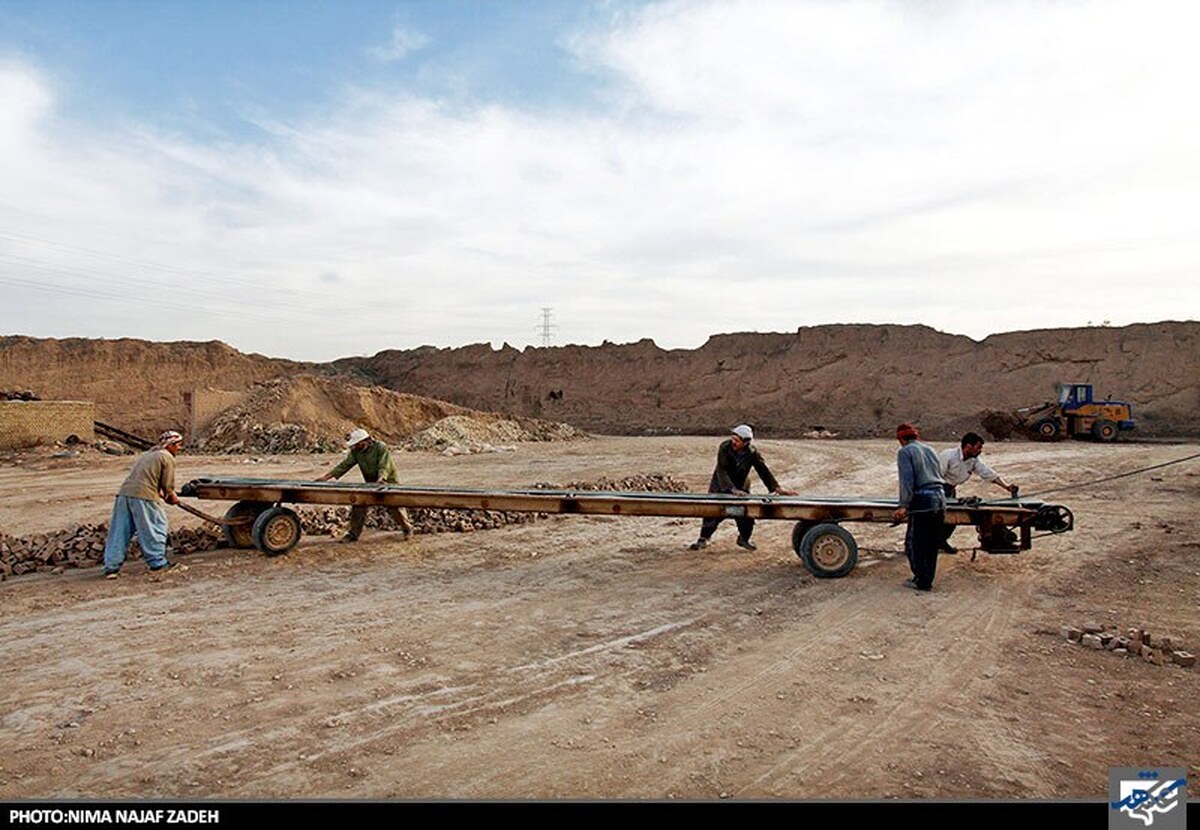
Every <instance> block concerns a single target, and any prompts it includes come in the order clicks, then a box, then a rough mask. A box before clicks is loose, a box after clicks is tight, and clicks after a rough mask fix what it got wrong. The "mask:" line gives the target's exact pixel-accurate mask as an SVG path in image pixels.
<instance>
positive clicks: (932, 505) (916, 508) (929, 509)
mask: <svg viewBox="0 0 1200 830" xmlns="http://www.w3.org/2000/svg"><path fill="white" fill-rule="evenodd" d="M919 437H920V433H919V432H917V428H916V427H914V426H913V425H912V424H901V425H900V426H899V427H897V428H896V440H898V441H899V442H900V450H899V452H897V453H896V469H897V472H898V474H899V479H900V507H899V509H897V510H896V512H895V513H893V514H892V516H893V518H895V520H896V521H898V522H902V521H905V520H907V521H908V532H907V534H906V536H905V544H904V548H905V551H906V552H907V553H908V564H909V567H911V568H912V573H913V575H912V579H908V580H905V582H904V584H905V585H906V586H908V587H910V588H916V589H917V590H918V591H931V590H933V578H934V575H935V574H936V573H937V557H938V547H939V545H940V544H941V542H942V532H943V531H942V524H943V522H944V520H945V517H946V493H945V480H944V479H943V478H942V465H941V461H940V460H939V459H938V454H937V452H935V451H934V449H933V447H931V446H929V445H928V444H923V443H921V442H920V441H918V440H917V439H918V438H919Z"/></svg>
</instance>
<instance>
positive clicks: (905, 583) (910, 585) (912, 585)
mask: <svg viewBox="0 0 1200 830" xmlns="http://www.w3.org/2000/svg"><path fill="white" fill-rule="evenodd" d="M900 584H901V585H903V586H904V587H905V588H916V587H917V583H915V582H913V579H912V577H911V576H910V577H909V578H908V579H906V580H904V581H903V582H901V583H900Z"/></svg>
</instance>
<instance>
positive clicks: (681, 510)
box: [180, 478, 1044, 526]
mask: <svg viewBox="0 0 1200 830" xmlns="http://www.w3.org/2000/svg"><path fill="white" fill-rule="evenodd" d="M180 495H183V496H189V497H194V498H199V499H216V500H222V501H251V502H263V503H271V504H337V505H368V506H376V505H378V506H385V507H424V508H433V509H440V508H452V509H460V510H495V511H503V512H517V513H564V514H572V513H573V514H581V515H593V516H672V517H691V518H735V517H739V516H744V517H748V518H752V519H784V520H790V521H806V522H889V523H890V522H891V521H892V513H893V511H895V510H896V508H897V507H898V503H897V502H896V501H895V500H890V499H844V498H827V497H813V496H769V495H749V496H731V495H725V494H721V493H648V492H619V491H611V490H541V489H503V490H492V489H487V490H478V489H467V488H451V487H413V486H401V485H394V484H393V485H389V484H343V483H340V482H318V481H280V480H276V479H255V478H198V479H195V480H193V481H190V482H188V483H187V484H186V485H184V487H183V488H182V489H181V490H180ZM1043 506H1044V503H1043V502H1040V501H1030V500H1003V501H996V502H984V503H978V504H975V503H971V504H964V503H960V502H953V501H952V502H951V503H950V504H948V505H947V507H946V522H947V523H948V524H958V525H962V524H970V525H979V526H996V525H1005V526H1013V525H1017V524H1020V523H1022V521H1026V520H1028V519H1030V518H1032V517H1033V516H1034V515H1035V514H1036V513H1037V512H1038V510H1039V509H1041V508H1042V507H1043Z"/></svg>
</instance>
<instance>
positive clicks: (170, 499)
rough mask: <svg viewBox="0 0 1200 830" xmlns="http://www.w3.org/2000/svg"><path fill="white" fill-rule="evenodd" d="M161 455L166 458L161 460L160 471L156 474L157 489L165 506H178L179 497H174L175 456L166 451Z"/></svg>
mask: <svg viewBox="0 0 1200 830" xmlns="http://www.w3.org/2000/svg"><path fill="white" fill-rule="evenodd" d="M163 453H164V455H165V456H166V457H165V458H163V459H162V469H160V470H159V472H158V475H159V479H158V489H159V492H161V493H162V497H163V501H165V502H166V503H167V504H179V496H177V495H175V456H173V455H171V453H169V452H167V451H166V450H164V451H163Z"/></svg>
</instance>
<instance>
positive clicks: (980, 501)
mask: <svg viewBox="0 0 1200 830" xmlns="http://www.w3.org/2000/svg"><path fill="white" fill-rule="evenodd" d="M1197 458H1200V452H1198V453H1195V454H1193V455H1187V456H1184V457H1183V458H1176V459H1175V460H1174V461H1164V462H1163V463H1162V464H1152V465H1150V466H1149V467H1141V468H1139V469H1137V470H1130V471H1129V472H1127V473H1117V474H1116V475H1113V476H1106V477H1105V478H1097V479H1093V480H1091V481H1081V482H1079V483H1077V484H1064V485H1063V486H1062V487H1051V488H1050V489H1049V490H1039V491H1038V492H1036V493H1031V494H1029V495H1028V496H1021V497H1019V498H1008V499H979V498H975V497H971V498H970V499H964V500H963V501H964V503H967V506H968V507H969V506H971V504H970V502H972V501H973V502H974V504H975V505H1001V504H1007V503H1012V504H1020V503H1021V502H1022V501H1023V500H1024V499H1026V498H1030V499H1032V498H1037V497H1038V496H1044V495H1046V494H1047V493H1061V492H1063V491H1065V490H1078V489H1081V488H1083V487H1091V486H1093V485H1096V484H1103V483H1105V482H1106V481H1116V480H1117V479H1119V478H1128V477H1129V476H1136V475H1141V474H1142V473H1148V472H1150V471H1152V470H1161V469H1162V468H1163V467H1170V466H1171V465H1172V464H1182V463H1183V462H1185V461H1193V460H1195V459H1197ZM936 512H938V511H937V510H935V509H932V508H926V509H925V510H910V511H908V515H910V516H914V515H916V514H918V513H936Z"/></svg>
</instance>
